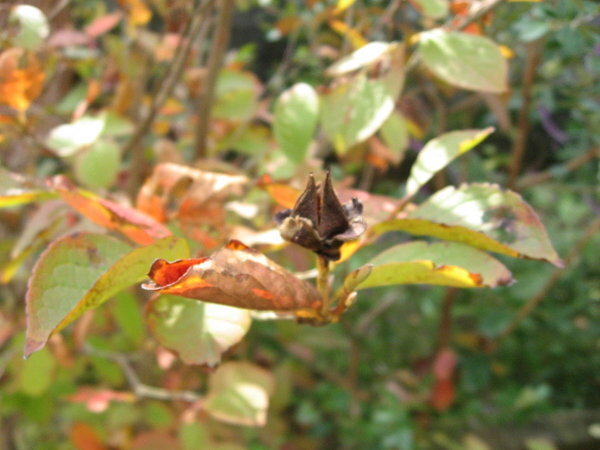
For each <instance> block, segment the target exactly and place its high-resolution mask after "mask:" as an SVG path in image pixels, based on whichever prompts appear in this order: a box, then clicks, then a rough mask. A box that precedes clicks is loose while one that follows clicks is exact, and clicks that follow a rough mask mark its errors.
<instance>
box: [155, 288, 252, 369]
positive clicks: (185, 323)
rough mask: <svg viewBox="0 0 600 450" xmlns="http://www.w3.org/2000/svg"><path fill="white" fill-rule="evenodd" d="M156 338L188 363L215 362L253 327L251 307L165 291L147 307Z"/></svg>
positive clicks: (212, 363)
mask: <svg viewBox="0 0 600 450" xmlns="http://www.w3.org/2000/svg"><path fill="white" fill-rule="evenodd" d="M146 320H147V323H148V326H149V327H150V329H151V330H152V332H153V334H154V336H155V337H156V339H157V340H158V341H159V342H160V343H161V345H163V346H164V347H166V348H168V349H170V350H173V351H174V352H177V354H178V355H179V357H180V358H181V359H182V360H183V362H185V363H186V364H207V365H209V366H215V365H217V364H218V363H219V362H221V355H222V354H223V353H224V352H225V351H227V350H228V349H229V348H230V347H231V346H233V345H235V344H237V343H238V342H239V341H240V340H241V339H242V338H243V337H244V335H245V334H246V332H247V331H248V329H249V328H250V323H251V318H250V311H248V310H244V309H239V308H233V307H231V306H224V305H216V304H211V303H204V302H198V301H195V300H192V299H188V298H183V297H175V296H169V295H161V296H160V297H158V298H155V299H153V300H152V301H150V302H149V303H148V304H147V307H146Z"/></svg>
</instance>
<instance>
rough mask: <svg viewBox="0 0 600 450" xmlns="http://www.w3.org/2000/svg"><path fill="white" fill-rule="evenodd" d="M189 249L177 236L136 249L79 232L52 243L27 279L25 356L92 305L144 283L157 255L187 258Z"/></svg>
mask: <svg viewBox="0 0 600 450" xmlns="http://www.w3.org/2000/svg"><path fill="white" fill-rule="evenodd" d="M188 252H189V250H188V248H187V244H186V243H185V241H183V240H182V239H179V238H177V237H174V236H170V237H167V238H164V239H160V240H158V241H156V242H154V243H153V244H151V245H148V246H146V247H141V248H136V249H134V250H131V247H130V246H129V245H127V244H125V243H123V242H121V241H119V240H117V239H114V238H112V237H109V236H106V235H102V234H91V233H77V234H73V235H69V236H65V237H62V238H60V239H58V240H56V241H54V242H53V243H52V244H50V246H49V247H48V249H47V250H46V251H45V252H44V253H43V254H42V255H41V257H40V259H39V260H38V262H37V263H36V265H35V267H34V269H33V274H32V276H31V279H30V281H29V285H28V290H27V295H26V310H27V332H26V344H25V357H27V356H29V355H30V354H31V353H32V352H34V351H36V350H39V349H40V348H42V347H43V346H44V345H45V344H46V341H47V340H48V338H49V337H50V336H51V335H52V334H54V333H56V332H58V331H60V330H61V329H62V328H64V327H65V326H67V325H68V324H69V323H71V322H72V321H74V320H75V319H77V318H78V317H79V316H80V315H81V314H83V313H84V312H85V311H87V310H88V309H91V308H95V307H97V306H99V305H101V304H102V303H104V302H105V301H106V300H108V299H109V298H111V297H112V296H113V295H115V294H116V293H117V292H119V291H121V290H122V289H124V288H126V287H128V286H130V285H132V284H134V283H137V282H139V281H142V280H143V279H144V278H145V277H146V272H147V271H148V267H150V265H151V264H152V262H153V261H154V260H155V259H157V258H159V257H162V258H167V259H178V258H185V257H186V256H187V254H188Z"/></svg>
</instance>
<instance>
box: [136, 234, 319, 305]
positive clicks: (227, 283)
mask: <svg viewBox="0 0 600 450" xmlns="http://www.w3.org/2000/svg"><path fill="white" fill-rule="evenodd" d="M148 276H149V277H150V279H151V280H152V281H151V282H149V283H146V284H144V285H142V287H143V288H144V289H147V290H151V291H158V292H160V293H161V294H173V295H181V296H183V297H188V298H193V299H196V300H202V301H205V302H210V303H219V304H222V305H229V306H235V307H238V308H246V309H256V310H267V311H294V310H305V309H311V310H320V308H321V305H322V299H321V296H320V294H319V292H318V291H317V290H316V288H315V287H314V286H313V285H311V284H310V283H307V282H305V281H302V280H299V279H298V278H296V277H295V276H294V275H292V274H291V273H290V272H288V271H287V270H286V269H284V268H283V267H281V266H280V265H279V264H277V263H275V262H274V261H272V260H270V259H269V258H267V257H266V256H265V255H263V254H262V253H260V252H258V251H256V250H254V249H252V248H250V247H248V246H246V245H244V244H243V243H241V242H240V241H235V240H232V241H229V243H228V244H227V245H226V246H225V247H223V248H221V249H220V250H218V251H217V252H215V253H213V254H212V255H211V256H210V257H207V258H196V259H187V260H179V261H175V262H173V263H169V262H167V261H165V260H163V259H159V260H156V261H155V262H154V264H152V267H151V268H150V272H149V273H148Z"/></svg>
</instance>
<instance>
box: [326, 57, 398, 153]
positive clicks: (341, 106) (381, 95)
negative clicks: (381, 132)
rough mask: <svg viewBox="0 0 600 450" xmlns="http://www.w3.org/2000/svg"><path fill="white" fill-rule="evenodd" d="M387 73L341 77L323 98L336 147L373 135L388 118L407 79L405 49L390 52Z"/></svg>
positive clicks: (344, 148) (341, 150) (342, 150)
mask: <svg viewBox="0 0 600 450" xmlns="http://www.w3.org/2000/svg"><path fill="white" fill-rule="evenodd" d="M390 59H391V61H390V67H389V70H388V71H387V73H386V74H385V75H384V76H382V77H380V78H375V79H370V78H369V77H368V76H367V74H366V73H364V72H361V73H358V74H357V75H354V76H352V77H349V78H347V79H346V80H344V81H340V82H339V83H338V84H337V85H336V86H334V87H333V88H332V89H331V90H330V91H329V92H328V93H326V94H324V95H323V96H322V98H321V125H322V127H323V132H324V133H325V135H326V136H327V137H328V138H329V140H331V142H332V143H333V145H334V147H335V149H336V151H337V152H338V153H340V154H344V153H345V152H346V151H347V150H348V149H349V148H350V147H352V146H353V145H355V144H358V143H360V142H363V141H365V140H366V139H368V138H369V137H371V136H372V135H373V134H374V133H375V132H376V131H377V130H378V129H379V128H380V127H381V126H382V125H383V123H384V122H385V121H386V120H387V118H388V117H389V116H390V114H391V113H392V111H393V110H394V105H395V102H396V98H397V97H398V95H399V93H400V90H401V89H402V85H403V83H404V68H403V49H402V47H401V46H398V47H397V49H396V51H395V52H393V53H392V54H391V55H390Z"/></svg>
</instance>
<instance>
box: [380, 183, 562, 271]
mask: <svg viewBox="0 0 600 450" xmlns="http://www.w3.org/2000/svg"><path fill="white" fill-rule="evenodd" d="M393 230H398V231H406V232H407V233H411V234H415V235H419V236H421V235H428V236H435V237H437V238H440V239H444V240H447V241H455V242H461V243H464V244H467V245H470V246H472V247H476V248H480V249H483V250H488V251H492V252H496V253H501V254H505V255H509V256H512V257H515V258H528V259H539V260H543V261H548V262H550V263H552V264H554V265H555V266H558V267H562V265H563V263H562V261H561V259H560V258H559V256H558V255H557V254H556V252H555V250H554V248H553V247H552V243H551V242H550V239H549V238H548V234H547V233H546V229H545V228H544V225H543V224H542V223H541V221H540V219H539V218H538V216H537V214H536V213H535V211H534V210H533V208H531V206H529V205H528V204H527V203H526V202H525V201H524V200H523V199H522V198H521V196H520V195H519V194H517V193H515V192H512V191H509V190H503V189H501V188H500V187H499V186H497V185H494V184H487V183H473V184H467V185H462V186H460V187H459V188H455V187H453V186H449V187H446V188H444V189H442V190H441V191H438V192H436V193H435V194H434V195H432V196H431V197H429V199H428V200H427V201H426V202H425V203H423V204H421V205H420V206H419V207H418V208H416V209H415V210H414V211H412V212H410V213H409V214H408V216H407V217H406V218H403V219H395V220H391V221H387V222H383V223H381V224H379V225H376V226H375V227H374V228H373V231H374V232H375V233H383V232H386V231H393Z"/></svg>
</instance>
